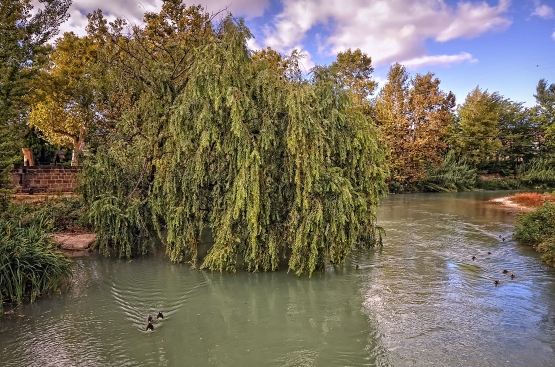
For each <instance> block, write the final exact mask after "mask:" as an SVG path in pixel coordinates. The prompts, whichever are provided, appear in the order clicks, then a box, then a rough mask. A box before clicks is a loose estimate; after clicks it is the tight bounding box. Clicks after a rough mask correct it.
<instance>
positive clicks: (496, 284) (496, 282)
mask: <svg viewBox="0 0 555 367" xmlns="http://www.w3.org/2000/svg"><path fill="white" fill-rule="evenodd" d="M500 283H501V282H500V281H499V280H494V281H493V284H495V286H496V287H497V286H498V285H499V284H500Z"/></svg>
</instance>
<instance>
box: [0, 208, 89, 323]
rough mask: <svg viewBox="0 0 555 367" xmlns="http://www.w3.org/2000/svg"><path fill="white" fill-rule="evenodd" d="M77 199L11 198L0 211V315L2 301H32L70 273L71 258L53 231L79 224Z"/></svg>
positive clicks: (54, 286)
mask: <svg viewBox="0 0 555 367" xmlns="http://www.w3.org/2000/svg"><path fill="white" fill-rule="evenodd" d="M79 213H80V206H79V204H78V202H77V201H76V199H67V198H56V199H49V200H47V201H44V202H40V203H23V204H22V203H14V202H10V203H9V204H7V205H6V206H5V207H4V210H3V211H1V212H0V315H1V313H2V311H3V304H4V303H5V302H7V303H12V304H20V303H22V302H24V301H30V302H33V301H34V300H35V299H36V298H37V297H40V296H44V295H47V294H49V293H51V292H53V291H56V290H58V289H60V287H61V286H63V285H64V284H65V283H66V282H67V281H68V280H69V278H70V277H71V261H70V260H69V259H67V258H66V257H64V256H63V254H62V253H61V251H60V250H59V246H58V245H57V244H56V243H54V242H53V240H52V235H51V234H52V232H54V231H57V230H68V229H71V228H73V227H75V226H79V218H80V215H79Z"/></svg>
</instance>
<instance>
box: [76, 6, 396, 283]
mask: <svg viewBox="0 0 555 367" xmlns="http://www.w3.org/2000/svg"><path fill="white" fill-rule="evenodd" d="M194 19H196V20H197V21H191V20H194ZM145 20H147V23H146V26H145V27H144V28H142V29H139V28H134V30H133V37H130V38H125V39H121V38H118V37H115V34H113V33H112V34H111V35H110V39H113V40H117V42H118V45H123V46H121V47H120V48H119V52H120V53H119V55H120V56H121V60H122V63H121V66H120V67H121V70H122V75H125V74H128V75H134V76H135V80H138V81H139V84H138V85H136V86H135V87H136V88H137V89H136V92H137V94H138V96H137V97H136V100H135V101H136V102H134V103H132V104H131V105H130V109H129V110H128V111H125V112H124V113H123V114H122V118H121V120H119V121H118V128H119V129H120V131H121V132H127V133H126V134H125V135H119V134H114V140H113V141H111V144H110V148H109V149H103V150H102V151H99V154H96V155H95V156H93V157H92V159H91V161H90V162H89V164H86V165H85V167H84V178H85V182H84V186H83V192H84V198H85V200H86V201H87V202H88V203H89V205H90V207H91V210H90V218H91V220H92V222H93V224H94V225H95V227H96V230H97V233H98V234H99V244H100V246H101V248H102V249H103V250H104V251H105V252H107V253H116V254H118V255H119V256H132V255H134V254H137V253H144V252H146V251H148V239H149V236H150V235H151V234H152V233H151V229H152V228H156V229H157V231H158V233H159V235H160V237H161V238H162V239H163V241H164V244H165V246H166V252H167V254H168V255H169V257H170V259H171V260H172V261H176V262H177V261H182V260H184V259H186V258H188V257H190V258H191V259H192V260H191V261H192V262H193V263H196V262H197V261H198V258H199V253H198V246H199V241H200V233H201V232H202V231H203V230H204V229H205V228H209V229H211V231H212V234H213V237H214V245H213V247H212V248H211V249H210V251H209V253H208V255H207V256H206V257H205V258H204V261H203V263H202V265H201V267H203V268H208V269H212V270H220V271H224V270H225V271H234V270H235V269H236V268H237V267H238V266H242V267H244V268H246V269H248V270H250V271H259V270H264V271H268V270H276V269H278V268H279V266H280V263H281V262H282V261H283V259H286V260H287V263H288V268H289V269H290V270H291V271H294V272H295V273H297V274H301V273H307V274H312V273H313V272H314V271H316V270H318V269H322V268H323V266H324V264H325V262H326V261H332V262H333V263H341V262H343V261H344V260H345V257H346V256H347V254H348V253H349V252H350V251H351V249H352V248H353V247H355V246H371V245H373V244H374V240H375V237H374V235H376V231H377V230H376V226H375V217H376V211H377V207H378V202H379V197H380V195H382V194H384V193H385V186H384V178H385V176H386V174H387V167H386V165H385V160H384V154H383V149H382V147H381V146H380V145H379V143H378V140H377V136H378V135H377V129H376V128H375V126H374V125H373V124H372V123H371V121H370V120H369V119H368V118H367V117H366V116H365V115H363V114H362V113H360V111H359V110H357V109H356V108H355V106H354V102H353V100H352V99H351V98H349V95H348V93H347V92H346V89H345V85H343V84H339V85H338V84H337V82H336V80H335V79H334V78H333V76H332V74H331V73H330V72H329V70H328V69H326V68H322V69H318V70H316V71H315V73H314V74H313V77H312V79H311V80H304V79H303V78H302V74H301V72H300V69H299V67H298V60H296V56H295V55H291V56H289V57H287V58H281V57H277V56H276V54H275V53H273V52H266V53H265V54H258V55H257V56H256V57H251V54H250V52H249V50H248V49H247V46H246V41H247V39H248V38H249V37H250V32H249V30H248V29H247V28H246V27H245V26H244V24H243V22H242V20H235V19H233V18H232V17H231V16H228V17H226V18H225V19H224V20H223V21H222V22H221V23H219V24H215V25H212V20H211V18H210V17H209V16H208V15H206V14H204V13H203V12H202V8H200V7H190V8H185V7H182V6H181V3H180V2H179V1H165V2H164V4H163V10H162V11H161V12H160V14H152V13H147V15H145ZM150 46H153V47H156V50H157V51H156V52H153V53H152V54H150V53H149V51H148V50H149V48H148V47H150ZM124 47H126V48H125V49H124ZM282 61H285V63H282ZM168 66H173V67H168ZM132 132H134V133H132ZM114 147H116V149H114ZM100 181H102V182H103V185H102V190H100V189H99V185H98V183H99V182H100Z"/></svg>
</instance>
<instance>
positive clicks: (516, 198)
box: [511, 192, 555, 207]
mask: <svg viewBox="0 0 555 367" xmlns="http://www.w3.org/2000/svg"><path fill="white" fill-rule="evenodd" d="M511 201H513V202H514V203H516V204H519V205H524V206H529V207H539V206H542V204H543V203H544V202H545V201H553V202H555V195H554V194H543V193H539V192H523V193H519V194H515V195H513V196H511Z"/></svg>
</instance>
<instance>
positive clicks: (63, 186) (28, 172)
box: [10, 166, 80, 194]
mask: <svg viewBox="0 0 555 367" xmlns="http://www.w3.org/2000/svg"><path fill="white" fill-rule="evenodd" d="M79 172H80V169H79V168H78V167H61V166H27V167H21V168H18V169H14V170H13V171H12V172H11V173H10V178H11V180H12V183H13V184H14V186H15V187H16V188H17V191H18V192H20V193H30V194H34V193H43V192H47V193H56V192H73V191H74V190H75V188H76V187H77V175H78V174H79Z"/></svg>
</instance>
